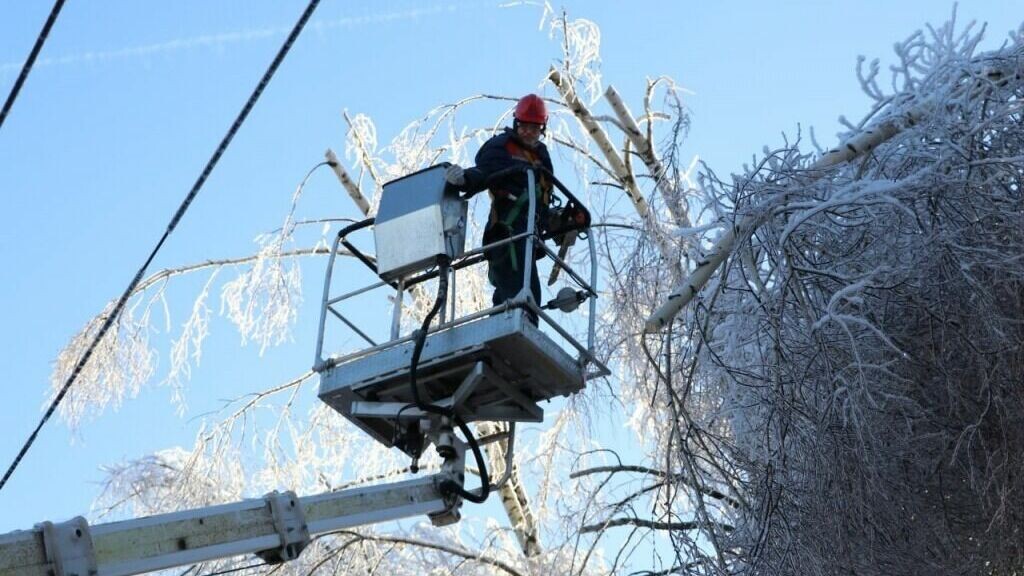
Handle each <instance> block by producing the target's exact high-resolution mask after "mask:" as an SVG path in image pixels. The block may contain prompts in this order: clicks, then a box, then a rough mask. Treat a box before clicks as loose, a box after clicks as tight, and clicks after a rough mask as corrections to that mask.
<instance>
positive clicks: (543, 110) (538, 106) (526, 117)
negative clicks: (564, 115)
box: [512, 94, 548, 124]
mask: <svg viewBox="0 0 1024 576" xmlns="http://www.w3.org/2000/svg"><path fill="white" fill-rule="evenodd" d="M512 117H513V118H515V119H516V120H519V121H520V122H531V123H533V124H547V123H548V110H547V107H545V106H544V101H543V100H541V98H540V96H537V95H536V94H527V95H526V96H523V97H522V98H520V99H519V103H518V104H516V111H515V112H514V113H513V114H512Z"/></svg>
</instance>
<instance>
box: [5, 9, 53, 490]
mask: <svg viewBox="0 0 1024 576" xmlns="http://www.w3.org/2000/svg"><path fill="white" fill-rule="evenodd" d="M63 6H64V0H57V2H56V3H55V4H54V5H53V9H52V10H50V16H49V17H48V18H47V19H46V24H43V29H42V30H41V31H40V32H39V37H37V38H36V45H35V46H33V47H32V52H31V53H29V55H28V60H26V61H25V65H24V66H22V67H21V73H20V74H18V79H17V80H15V81H14V87H13V88H11V93H10V94H8V95H7V101H6V102H4V107H3V109H2V110H0V128H3V126H4V119H5V118H7V113H8V112H10V111H11V106H14V100H15V99H17V98H18V92H20V91H21V85H22V84H24V83H25V79H26V78H28V73H29V71H30V70H32V65H33V64H35V61H36V56H39V51H40V50H42V49H43V43H44V42H46V37H47V36H49V35H50V28H53V23H54V22H56V21H57V15H58V14H60V9H61V7H63ZM0 486H2V484H0Z"/></svg>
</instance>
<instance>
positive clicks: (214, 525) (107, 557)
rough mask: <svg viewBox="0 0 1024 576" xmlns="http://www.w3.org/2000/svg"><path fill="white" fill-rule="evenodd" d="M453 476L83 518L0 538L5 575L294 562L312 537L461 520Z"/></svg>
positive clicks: (86, 574) (121, 573)
mask: <svg viewBox="0 0 1024 576" xmlns="http://www.w3.org/2000/svg"><path fill="white" fill-rule="evenodd" d="M450 478H452V474H450V473H441V474H435V475H433V476H427V477H424V478H417V479H414V480H408V481H404V482H396V483H392V484H384V485H379V486H371V487H367V488H358V489H352V490H344V491H339V492H329V493H326V494H320V495H316V496H307V497H304V498H298V497H296V496H295V494H294V493H293V492H285V493H278V492H271V493H270V494H268V495H267V496H265V497H264V498H262V499H253V500H244V501H242V502H237V503H234V504H224V505H220V506H211V507H207V508H199V509H196V510H186V511H182V512H172V513H170V514H160V515H157V516H149V517H146V518H139V519H134V520H125V521H121V522H112V523H109V524H99V525H96V526H89V525H88V523H87V522H86V520H85V519H84V518H82V517H78V518H75V519H73V520H70V521H68V522H62V523H57V524H55V523H51V522H44V523H42V524H38V525H37V526H36V527H35V529H33V530H19V531H16V532H11V533H8V534H5V535H0V575H3V576H125V575H128V574H141V573H144V572H151V571H154V570H161V569H165V568H172V567H175V566H188V565H191V564H196V563H199V562H204V561H208V560H214V559H218V558H227V557H231V556H238V555H243V554H259V555H260V557H262V558H263V559H265V560H267V561H268V562H272V563H276V562H283V561H286V560H292V559H294V558H296V557H298V555H299V553H300V552H301V551H302V549H303V548H304V547H305V546H306V545H307V544H308V543H309V542H310V537H311V535H316V534H323V533H325V532H331V531H334V530H340V529H343V528H350V527H353V526H359V525H363V524H373V523H378V522H386V521H389V520H396V519H399V518H407V517H410V516H419V515H421V514H428V515H431V516H432V519H433V520H434V522H435V523H436V524H444V523H451V522H455V521H458V510H457V509H458V506H459V504H460V503H461V501H459V500H457V499H452V498H446V497H445V496H444V495H443V494H442V493H441V489H440V485H441V483H442V482H443V481H444V480H446V479H450Z"/></svg>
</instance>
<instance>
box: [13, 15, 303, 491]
mask: <svg viewBox="0 0 1024 576" xmlns="http://www.w3.org/2000/svg"><path fill="white" fill-rule="evenodd" d="M319 3H320V0H310V2H309V5H308V6H306V10H305V12H303V13H302V16H301V17H299V21H298V22H296V23H295V27H294V28H292V31H291V34H289V35H288V38H287V39H286V40H285V41H284V44H283V45H282V46H281V49H280V50H278V52H277V56H276V57H275V58H274V61H273V62H271V63H270V67H269V68H267V71H266V72H265V73H264V74H263V78H261V79H260V82H259V84H257V85H256V89H255V90H254V91H253V93H252V94H251V95H250V96H249V100H248V102H246V103H245V106H244V107H243V108H242V111H241V112H240V113H239V114H238V117H237V118H235V122H234V124H232V125H231V128H230V129H229V130H228V133H227V134H225V135H224V139H223V140H221V142H220V146H218V147H217V149H216V150H215V151H214V153H213V156H211V157H210V160H209V161H208V162H207V163H206V167H205V168H204V169H203V171H202V173H201V174H199V178H198V179H196V183H195V184H193V185H192V189H191V190H190V191H189V193H188V196H186V197H185V200H183V201H182V203H181V206H179V207H178V211H177V212H175V213H174V216H173V217H172V218H171V221H170V223H169V224H168V225H167V230H165V231H164V234H163V236H162V237H161V238H160V241H159V242H157V244H156V247H154V248H153V251H152V252H151V253H150V254H149V258H147V259H146V262H145V263H144V264H143V265H142V267H141V268H139V271H138V272H136V273H135V278H133V279H132V281H131V283H130V284H129V285H128V288H126V289H125V291H124V293H123V294H121V297H120V298H119V299H118V301H117V304H116V305H115V306H114V309H113V310H111V312H110V314H109V315H108V316H107V318H106V320H104V321H103V325H102V326H100V329H99V332H97V333H96V336H95V337H94V338H93V340H92V342H90V343H89V347H88V348H87V349H86V350H85V353H84V354H82V357H81V358H79V360H78V363H77V364H75V367H74V369H72V371H71V375H70V376H68V379H67V381H66V382H64V386H63V387H62V388H61V389H60V392H59V393H58V394H57V396H56V397H55V398H54V399H53V401H52V402H51V403H50V406H49V407H48V408H47V409H46V413H45V414H43V417H42V419H41V420H40V421H39V425H38V426H36V429H35V430H33V431H32V434H31V435H30V436H29V437H28V440H26V441H25V445H24V446H22V447H21V451H20V452H18V455H17V456H16V457H15V458H14V462H12V463H11V465H10V467H9V468H8V469H7V472H6V473H5V474H4V477H3V478H2V479H0V490H2V489H3V487H4V485H5V484H7V480H8V479H9V478H10V477H11V474H13V473H14V469H15V468H17V467H18V464H20V463H21V460H22V458H24V457H25V454H26V453H27V452H28V449H29V448H30V447H31V446H32V443H33V442H35V440H36V436H38V435H39V431H40V430H41V429H42V428H43V426H44V425H45V424H46V422H47V421H48V420H49V419H50V416H52V415H53V412H54V411H55V410H56V409H57V406H58V405H60V403H61V401H62V400H63V399H64V396H65V395H67V392H68V389H69V388H71V385H72V384H73V383H74V382H75V380H76V379H77V378H78V375H79V373H80V372H81V371H82V368H84V367H85V364H86V363H87V362H88V361H89V358H90V357H92V354H93V351H94V350H95V349H96V346H97V345H98V344H99V342H100V341H101V340H102V339H103V337H104V336H105V335H106V333H107V331H108V330H110V327H111V326H113V325H114V323H115V322H117V320H118V318H119V317H120V315H121V311H122V310H123V309H124V306H125V304H126V303H127V302H128V299H129V298H130V297H131V295H132V292H133V291H134V290H135V287H136V286H138V284H139V282H140V281H141V280H142V277H143V275H145V273H146V269H147V268H149V264H150V263H151V262H152V261H153V258H155V257H156V254H157V252H159V250H160V248H161V247H162V246H163V245H164V242H165V241H166V240H167V237H168V236H170V235H171V232H173V231H174V229H175V228H176V227H177V226H178V222H179V221H180V220H181V218H182V216H184V215H185V211H186V210H188V207H189V206H190V205H191V204H192V201H193V200H194V199H195V197H196V195H197V194H199V190H200V189H201V188H202V187H203V184H204V183H205V182H206V179H207V178H208V177H209V176H210V173H211V172H212V171H213V168H214V166H216V165H217V162H218V161H219V160H220V157H221V156H222V155H223V154H224V151H225V150H226V149H227V147H228V144H230V143H231V140H232V138H234V137H235V133H236V132H238V129H239V128H240V127H241V126H242V123H243V122H245V118H246V117H247V116H248V115H249V112H250V111H251V110H252V108H253V106H255V105H256V101H257V100H259V98H260V95H261V94H262V93H263V90H264V89H265V88H266V87H267V84H268V83H269V82H270V79H271V78H273V76H274V72H276V71H277V67H278V66H280V64H281V62H282V61H283V60H284V57H285V55H287V54H288V50H290V49H291V47H292V44H294V43H295V40H296V39H297V38H298V37H299V34H300V33H301V32H302V29H303V28H304V27H305V26H306V22H308V21H309V18H310V16H312V15H313V11H314V10H316V7H317V5H318V4H319Z"/></svg>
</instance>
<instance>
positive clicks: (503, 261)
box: [487, 238, 540, 325]
mask: <svg viewBox="0 0 1024 576" xmlns="http://www.w3.org/2000/svg"><path fill="white" fill-rule="evenodd" d="M539 241H540V240H538V239H536V238H534V246H536V245H537V242H539ZM512 244H513V245H515V255H516V265H515V266H514V267H513V265H512V262H513V261H512V256H511V254H510V253H509V252H510V250H509V246H508V245H506V246H501V247H499V248H497V249H496V250H495V251H496V252H498V254H500V255H499V256H497V257H495V258H493V259H491V260H489V261H488V263H487V265H488V269H487V278H488V279H489V280H490V281H491V285H492V286H494V295H493V296H492V297H491V302H493V303H494V305H495V306H497V305H498V304H502V303H504V302H505V301H507V300H511V299H513V298H515V297H516V295H517V294H519V291H520V290H522V289H523V271H524V270H525V264H526V261H527V260H528V261H529V266H530V291H531V292H533V301H534V303H536V304H537V305H538V306H540V278H539V277H538V276H539V274H538V273H537V261H536V260H535V259H534V258H532V257H531V258H528V259H527V258H525V256H526V238H521V239H519V240H516V241H515V242H513V243H512ZM527 315H528V316H529V318H530V322H532V323H533V324H534V325H536V324H537V315H536V314H534V313H533V312H532V311H527Z"/></svg>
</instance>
